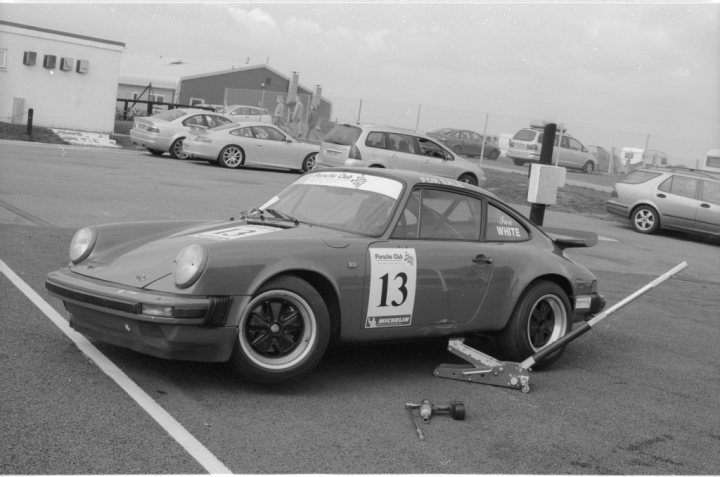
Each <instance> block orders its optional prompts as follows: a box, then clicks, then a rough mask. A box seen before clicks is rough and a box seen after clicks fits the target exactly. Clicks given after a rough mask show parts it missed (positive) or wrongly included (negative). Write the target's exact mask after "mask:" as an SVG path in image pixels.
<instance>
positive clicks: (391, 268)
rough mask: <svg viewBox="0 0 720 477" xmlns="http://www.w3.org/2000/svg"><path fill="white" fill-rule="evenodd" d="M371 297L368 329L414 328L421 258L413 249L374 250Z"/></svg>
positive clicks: (372, 253)
mask: <svg viewBox="0 0 720 477" xmlns="http://www.w3.org/2000/svg"><path fill="white" fill-rule="evenodd" d="M369 253H370V298H369V300H368V312H367V317H366V318H365V328H389V327H397V326H410V325H411V324H412V314H413V306H414V304H415V283H416V279H417V257H416V255H415V249H412V248H371V249H370V252H369Z"/></svg>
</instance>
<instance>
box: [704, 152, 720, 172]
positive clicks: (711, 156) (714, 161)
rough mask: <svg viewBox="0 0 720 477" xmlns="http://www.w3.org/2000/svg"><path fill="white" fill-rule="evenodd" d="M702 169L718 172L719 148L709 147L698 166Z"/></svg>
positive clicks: (719, 164) (719, 165) (719, 170)
mask: <svg viewBox="0 0 720 477" xmlns="http://www.w3.org/2000/svg"><path fill="white" fill-rule="evenodd" d="M700 169H701V170H703V171H710V172H720V149H710V150H709V151H708V152H707V154H705V160H704V161H703V163H702V166H701V167H700Z"/></svg>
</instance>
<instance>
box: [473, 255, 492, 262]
mask: <svg viewBox="0 0 720 477" xmlns="http://www.w3.org/2000/svg"><path fill="white" fill-rule="evenodd" d="M473 262H475V263H487V264H491V263H493V259H492V257H488V256H487V255H483V254H482V253H481V254H480V255H478V256H477V257H475V258H473Z"/></svg>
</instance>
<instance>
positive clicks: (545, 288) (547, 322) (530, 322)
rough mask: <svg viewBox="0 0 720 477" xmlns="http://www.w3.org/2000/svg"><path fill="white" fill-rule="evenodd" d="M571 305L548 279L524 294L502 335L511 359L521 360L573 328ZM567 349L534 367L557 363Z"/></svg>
mask: <svg viewBox="0 0 720 477" xmlns="http://www.w3.org/2000/svg"><path fill="white" fill-rule="evenodd" d="M571 316H572V308H571V307H570V300H569V299H568V297H567V294H566V293H565V291H564V290H563V289H562V288H561V287H560V286H559V285H557V284H555V283H553V282H548V281H540V282H537V283H535V284H533V285H531V286H530V288H528V289H527V290H526V291H525V293H523V296H522V298H520V301H518V303H517V305H516V306H515V310H514V311H513V314H512V316H511V317H510V321H509V322H508V324H507V326H506V327H505V329H504V330H503V331H502V332H501V334H500V336H499V340H500V345H501V347H502V349H503V351H504V353H505V354H506V355H507V359H508V360H511V361H518V362H520V361H522V360H524V359H525V358H528V357H530V356H532V355H534V354H535V353H537V352H538V351H540V350H542V349H543V348H545V347H547V346H548V345H550V344H551V343H553V342H555V341H557V340H558V339H560V338H562V337H563V336H565V335H566V334H567V333H568V331H570V327H571V323H570V318H571ZM564 351H565V347H564V346H563V347H562V348H560V349H558V350H557V351H555V352H553V353H551V354H550V355H548V356H547V357H545V358H543V359H542V360H541V361H540V362H539V363H537V364H536V366H535V368H539V367H543V366H547V365H549V364H551V363H553V362H555V361H556V360H557V359H558V358H559V357H560V356H561V355H562V353H563V352H564Z"/></svg>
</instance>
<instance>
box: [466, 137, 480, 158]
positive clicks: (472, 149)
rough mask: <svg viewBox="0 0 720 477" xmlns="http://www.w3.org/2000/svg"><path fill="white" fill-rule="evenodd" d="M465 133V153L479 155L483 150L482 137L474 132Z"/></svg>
mask: <svg viewBox="0 0 720 477" xmlns="http://www.w3.org/2000/svg"><path fill="white" fill-rule="evenodd" d="M465 133H466V134H467V141H466V143H467V153H466V154H467V155H469V156H478V157H479V156H480V154H482V152H483V137H482V136H481V135H479V134H478V133H476V132H473V131H466V132H465Z"/></svg>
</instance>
